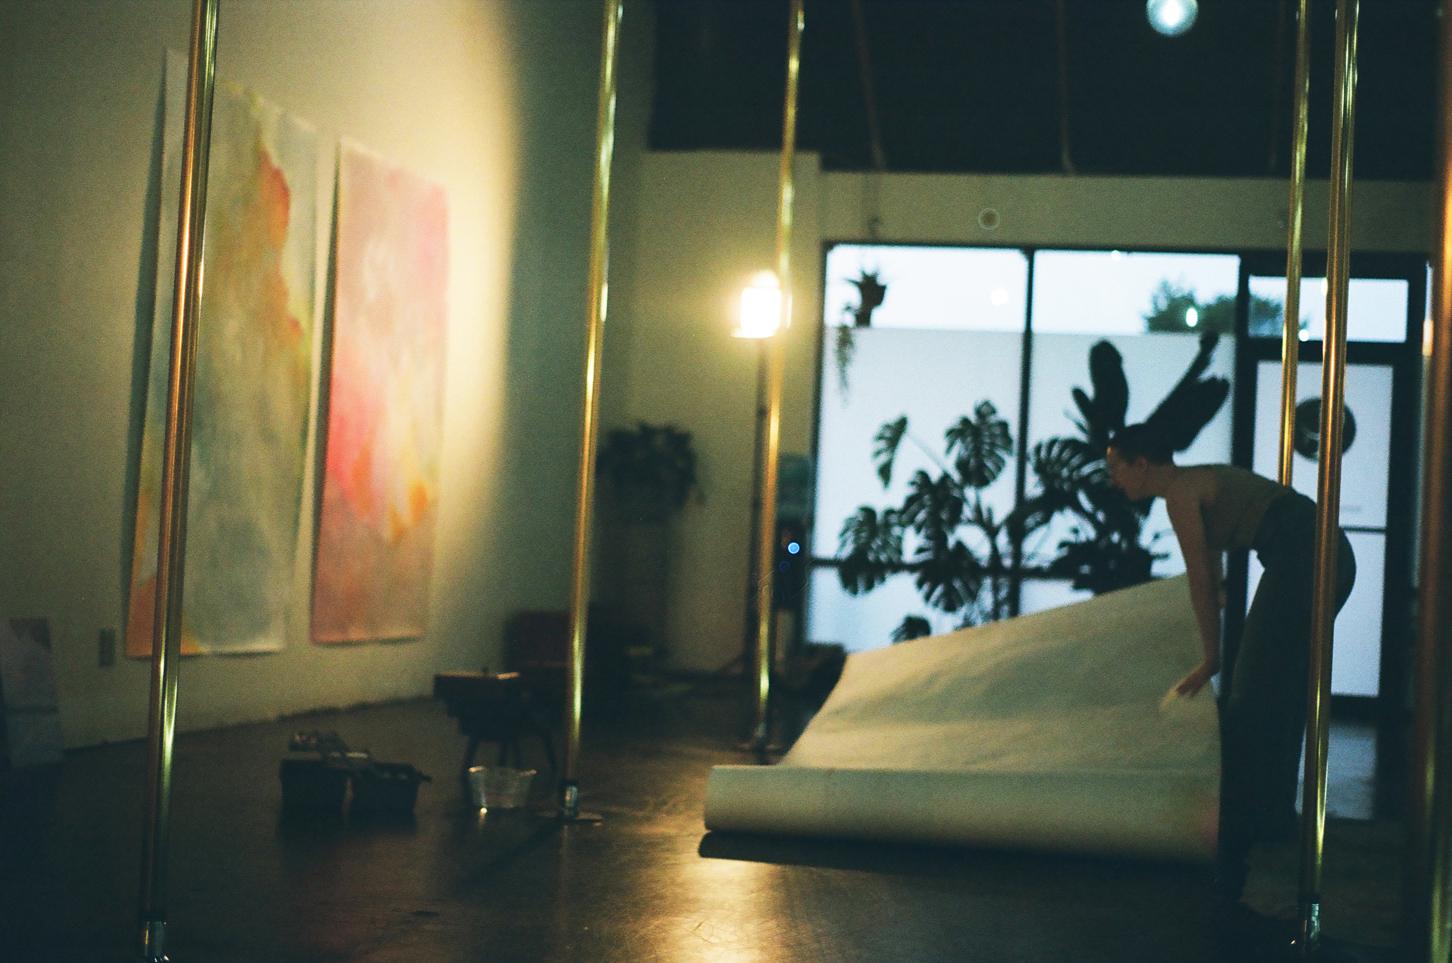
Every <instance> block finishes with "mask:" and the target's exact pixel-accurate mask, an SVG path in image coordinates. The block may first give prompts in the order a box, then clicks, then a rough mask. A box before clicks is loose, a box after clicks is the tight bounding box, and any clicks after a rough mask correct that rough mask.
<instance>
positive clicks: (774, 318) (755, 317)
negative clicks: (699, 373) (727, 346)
mask: <svg viewBox="0 0 1452 963" xmlns="http://www.w3.org/2000/svg"><path fill="white" fill-rule="evenodd" d="M780 328H781V285H780V284H779V283H778V282H777V279H776V275H775V274H773V273H772V272H771V271H758V272H757V273H756V275H755V276H754V277H752V279H751V283H750V284H748V285H747V286H746V287H745V288H743V289H742V291H741V313H740V314H739V315H738V316H737V318H736V330H734V331H732V332H731V336H732V337H734V338H756V339H760V338H769V337H771V336H772V335H774V334H776V333H777V331H778V330H780Z"/></svg>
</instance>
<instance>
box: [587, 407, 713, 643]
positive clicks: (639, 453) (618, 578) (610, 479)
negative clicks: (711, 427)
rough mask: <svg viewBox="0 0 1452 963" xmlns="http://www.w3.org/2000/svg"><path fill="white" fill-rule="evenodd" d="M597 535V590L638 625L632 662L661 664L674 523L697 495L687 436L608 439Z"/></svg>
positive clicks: (670, 433)
mask: <svg viewBox="0 0 1452 963" xmlns="http://www.w3.org/2000/svg"><path fill="white" fill-rule="evenodd" d="M596 475H597V477H598V478H599V479H600V489H601V494H602V496H603V498H602V499H601V512H600V517H599V524H600V530H601V534H602V536H603V537H601V538H599V539H598V540H597V544H598V545H599V547H600V550H599V552H598V553H597V561H598V563H599V564H598V565H597V567H596V578H595V581H596V584H597V585H599V586H600V587H601V592H600V595H601V597H602V600H607V601H609V602H610V603H612V604H613V605H614V606H615V607H616V608H618V610H619V611H620V614H621V615H622V616H623V618H624V620H625V621H626V622H628V623H630V624H631V625H633V626H635V631H634V633H633V634H634V636H635V639H634V641H633V643H631V644H629V645H628V646H627V652H626V654H627V656H628V657H630V659H631V661H632V662H634V663H636V664H637V665H638V664H639V663H640V662H643V661H651V660H654V661H660V660H662V659H663V658H664V653H665V647H666V626H667V614H668V607H667V600H668V599H669V597H670V592H669V589H670V564H669V559H670V554H671V551H670V550H671V541H672V534H673V533H672V532H671V526H670V524H669V523H670V520H671V519H672V518H673V517H674V516H675V515H676V514H677V513H678V512H679V511H680V510H681V509H682V508H684V507H685V505H686V502H687V501H688V500H689V498H690V496H691V494H692V492H696V491H698V487H697V480H696V453H695V450H694V449H693V448H692V447H691V435H690V432H687V431H682V430H681V429H679V428H677V427H676V426H675V425H668V424H667V425H653V424H648V423H646V422H643V421H642V422H639V423H637V424H636V426H635V427H634V428H617V429H615V430H613V431H611V432H609V433H608V434H607V435H606V437H605V442H604V444H603V445H601V447H600V452H599V456H598V458H597V459H596Z"/></svg>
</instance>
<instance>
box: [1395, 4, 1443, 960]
mask: <svg viewBox="0 0 1452 963" xmlns="http://www.w3.org/2000/svg"><path fill="white" fill-rule="evenodd" d="M1441 45H1442V59H1441V64H1442V69H1441V77H1440V81H1441V95H1442V96H1441V106H1442V110H1441V112H1440V113H1439V118H1440V123H1439V125H1438V126H1439V129H1438V134H1439V135H1440V139H1439V147H1440V148H1441V149H1440V152H1439V154H1440V156H1439V158H1438V160H1439V161H1440V162H1441V168H1440V175H1441V201H1442V206H1441V210H1440V212H1439V213H1440V223H1439V227H1440V235H1439V238H1438V240H1439V246H1438V248H1437V255H1436V258H1437V259H1436V270H1435V271H1434V272H1433V294H1432V297H1433V301H1432V312H1431V317H1432V319H1433V329H1432V341H1431V345H1430V357H1429V359H1428V364H1427V426H1426V432H1425V448H1424V449H1423V457H1424V459H1425V465H1424V468H1423V472H1424V474H1423V484H1422V553H1421V554H1422V573H1421V586H1420V609H1419V611H1420V626H1419V629H1420V631H1419V638H1418V659H1417V663H1418V664H1417V682H1416V731H1415V746H1414V756H1413V760H1414V761H1413V763H1412V777H1413V781H1412V787H1411V788H1412V792H1411V799H1412V806H1411V814H1410V819H1409V829H1410V843H1411V845H1410V846H1409V847H1408V853H1409V858H1408V860H1407V863H1408V874H1407V884H1408V885H1407V887H1406V908H1407V914H1406V915H1407V920H1408V926H1407V929H1406V932H1407V934H1408V936H1409V941H1410V943H1411V944H1412V945H1410V946H1408V947H1407V950H1408V951H1409V955H1408V957H1407V958H1408V959H1413V960H1424V961H1433V960H1436V961H1445V960H1447V959H1448V958H1449V957H1452V778H1449V777H1452V759H1449V758H1448V753H1449V752H1452V649H1449V646H1452V517H1449V512H1452V424H1449V423H1448V422H1449V418H1452V118H1448V116H1447V111H1448V109H1449V106H1452V62H1449V60H1448V57H1449V56H1452V20H1449V19H1448V18H1446V17H1443V18H1442V37H1441Z"/></svg>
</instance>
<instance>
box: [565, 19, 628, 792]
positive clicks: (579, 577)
mask: <svg viewBox="0 0 1452 963" xmlns="http://www.w3.org/2000/svg"><path fill="white" fill-rule="evenodd" d="M604 9H605V27H604V31H603V32H602V35H601V38H600V95H599V104H598V108H597V111H596V115H595V188H594V197H593V200H592V202H591V205H590V294H589V314H588V316H587V318H586V321H585V326H586V327H585V330H586V335H585V340H586V344H585V400H584V410H583V411H582V412H581V415H580V465H579V474H578V475H577V476H576V485H575V554H574V561H573V564H572V565H571V568H570V653H569V668H568V678H567V680H566V692H565V760H564V767H563V771H562V773H561V778H560V816H561V818H563V819H575V818H577V817H579V815H580V784H579V761H580V712H581V710H582V708H583V701H584V690H585V625H586V620H587V616H588V610H589V607H590V524H591V508H592V505H593V499H594V484H595V443H596V436H597V434H598V433H599V424H598V421H599V414H600V349H601V346H602V344H603V343H604V340H605V314H606V310H607V304H606V301H607V294H608V290H607V275H608V273H609V265H608V263H607V262H608V258H609V247H608V243H607V242H608V239H609V218H610V161H611V158H612V157H613V156H614V154H615V49H616V46H617V45H618V41H619V39H620V15H621V0H605V3H604Z"/></svg>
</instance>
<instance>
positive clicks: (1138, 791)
mask: <svg viewBox="0 0 1452 963" xmlns="http://www.w3.org/2000/svg"><path fill="white" fill-rule="evenodd" d="M1201 658H1202V653H1201V651H1200V644H1199V641H1198V635H1197V631H1196V628H1195V619H1194V614H1193V612H1192V610H1191V608H1190V596H1189V588H1188V585H1187V583H1186V581H1185V579H1184V578H1183V577H1180V578H1173V579H1166V580H1163V581H1158V582H1150V583H1147V584H1145V585H1140V586H1136V587H1134V588H1130V589H1124V590H1121V591H1119V592H1113V593H1109V594H1107V595H1102V596H1099V597H1098V598H1094V599H1090V600H1088V601H1085V602H1081V603H1078V604H1075V605H1069V606H1064V607H1063V608H1058V609H1052V610H1049V611H1046V612H1039V613H1036V614H1034V615H1028V616H1023V617H1021V618H1016V619H1009V620H1006V621H1003V622H998V623H994V624H992V625H985V626H978V627H975V628H970V629H963V630H960V631H957V632H952V633H948V634H946V635H939V636H932V637H929V638H924V639H917V640H914V641H912V642H906V643H903V644H900V645H896V646H892V647H889V648H884V649H878V650H874V651H870V652H862V653H858V654H856V655H853V656H851V657H849V659H848V660H847V664H846V668H845V669H844V671H843V674H842V678H841V681H839V682H838V684H837V687H836V689H835V690H834V691H833V692H832V694H831V696H830V697H829V698H828V700H827V702H826V704H825V705H824V706H823V707H822V709H821V711H820V712H819V713H818V714H817V716H816V718H815V719H813V721H812V722H811V724H810V725H809V726H808V727H807V729H806V731H805V732H804V733H803V734H802V736H801V738H800V739H798V741H797V743H796V745H795V746H794V747H793V748H792V750H791V752H789V753H788V754H787V755H786V756H785V757H784V758H783V759H782V760H781V762H780V763H778V764H776V765H774V766H718V767H716V768H715V769H713V770H712V772H711V775H710V778H709V781H708V784H707V795H706V826H707V828H708V829H710V830H713V831H735V832H753V833H771V834H788V835H803V836H824V837H845V838H858V839H877V840H897V841H910V842H937V843H953V844H962V845H981V846H993V847H1009V848H1023V849H1034V850H1047V851H1056V852H1079V853H1098V854H1106V855H1116V856H1123V855H1129V856H1140V857H1149V858H1168V859H1189V860H1199V859H1208V858H1209V857H1210V856H1211V855H1212V854H1213V852H1214V847H1215V835H1216V823H1217V819H1218V801H1219V772H1220V745H1219V731H1218V723H1217V716H1216V709H1215V703H1214V698H1213V694H1212V693H1211V691H1210V689H1209V688H1208V687H1207V688H1206V689H1205V690H1203V691H1202V692H1201V693H1200V694H1199V695H1198V696H1196V697H1194V698H1175V699H1171V700H1168V701H1166V699H1165V695H1166V693H1167V692H1168V691H1169V690H1170V688H1171V687H1172V686H1173V685H1174V683H1176V682H1177V681H1178V680H1179V679H1181V678H1183V677H1184V675H1185V674H1186V673H1187V672H1189V671H1190V670H1191V669H1192V668H1194V667H1195V666H1196V665H1197V664H1199V662H1200V660H1201Z"/></svg>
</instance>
